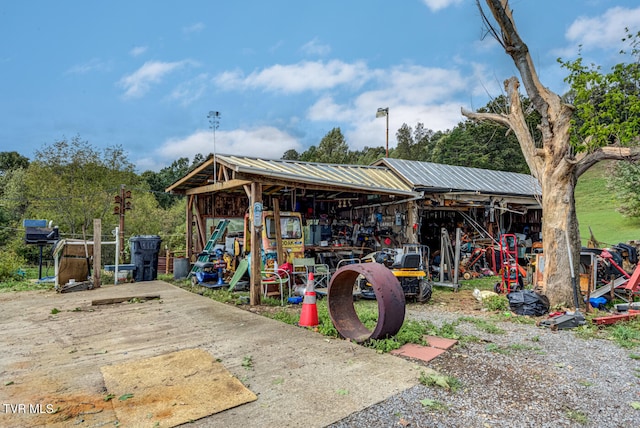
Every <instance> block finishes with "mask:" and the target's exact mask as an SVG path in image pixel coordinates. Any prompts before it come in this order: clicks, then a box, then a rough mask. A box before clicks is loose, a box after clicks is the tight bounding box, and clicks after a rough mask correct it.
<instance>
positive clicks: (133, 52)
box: [129, 46, 148, 57]
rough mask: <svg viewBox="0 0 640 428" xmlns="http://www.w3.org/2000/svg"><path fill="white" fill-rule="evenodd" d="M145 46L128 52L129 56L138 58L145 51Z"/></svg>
mask: <svg viewBox="0 0 640 428" xmlns="http://www.w3.org/2000/svg"><path fill="white" fill-rule="evenodd" d="M147 49H148V48H147V46H136V47H134V48H133V49H131V50H130V51H129V55H131V56H132V57H136V56H140V55H142V54H143V53H145V52H146V51H147Z"/></svg>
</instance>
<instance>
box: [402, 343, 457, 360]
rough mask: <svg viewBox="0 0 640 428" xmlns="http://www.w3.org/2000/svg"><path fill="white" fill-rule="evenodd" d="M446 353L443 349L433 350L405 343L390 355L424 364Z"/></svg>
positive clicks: (428, 347) (429, 347)
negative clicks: (413, 359)
mask: <svg viewBox="0 0 640 428" xmlns="http://www.w3.org/2000/svg"><path fill="white" fill-rule="evenodd" d="M445 352H447V351H446V350H444V349H438V348H433V347H431V346H422V345H416V344H415V343H407V344H405V345H402V346H401V347H400V348H398V349H394V350H393V351H391V354H392V355H397V356H402V357H408V358H415V359H417V360H422V361H425V362H428V361H431V360H433V359H434V358H436V357H437V356H438V355H440V354H443V353H445Z"/></svg>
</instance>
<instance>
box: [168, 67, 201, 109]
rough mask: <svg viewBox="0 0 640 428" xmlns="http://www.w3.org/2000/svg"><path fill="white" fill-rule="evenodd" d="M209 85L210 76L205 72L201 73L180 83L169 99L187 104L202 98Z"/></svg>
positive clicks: (183, 104)
mask: <svg viewBox="0 0 640 428" xmlns="http://www.w3.org/2000/svg"><path fill="white" fill-rule="evenodd" d="M208 86H209V76H208V75H207V74H205V73H203V74H199V75H198V76H196V77H195V78H193V79H190V80H188V81H186V82H182V83H180V84H179V85H178V86H177V87H176V88H175V89H174V90H173V91H172V92H171V94H170V95H169V99H171V100H176V101H178V102H180V105H182V106H187V105H189V104H191V103H193V102H194V101H196V100H199V99H200V98H202V96H203V95H204V94H205V92H206V90H207V88H208Z"/></svg>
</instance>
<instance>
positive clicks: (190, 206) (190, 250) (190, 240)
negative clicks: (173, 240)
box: [186, 195, 195, 260]
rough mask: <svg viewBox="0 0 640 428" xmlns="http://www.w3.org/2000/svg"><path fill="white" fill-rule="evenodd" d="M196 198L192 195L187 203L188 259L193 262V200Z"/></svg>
mask: <svg viewBox="0 0 640 428" xmlns="http://www.w3.org/2000/svg"><path fill="white" fill-rule="evenodd" d="M194 199H195V196H193V195H190V196H189V200H188V201H187V212H186V218H187V224H186V226H187V228H186V229H187V242H186V245H187V259H189V260H191V256H192V255H193V200H194Z"/></svg>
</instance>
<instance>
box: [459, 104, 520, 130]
mask: <svg viewBox="0 0 640 428" xmlns="http://www.w3.org/2000/svg"><path fill="white" fill-rule="evenodd" d="M460 112H461V113H462V115H463V116H464V117H466V118H468V119H471V120H477V121H478V122H483V121H484V122H495V123H498V124H500V125H503V126H506V127H507V128H509V129H511V123H510V122H509V118H508V117H507V116H506V115H503V114H498V113H477V112H473V111H469V110H467V109H465V108H464V107H462V108H461V109H460Z"/></svg>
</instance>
